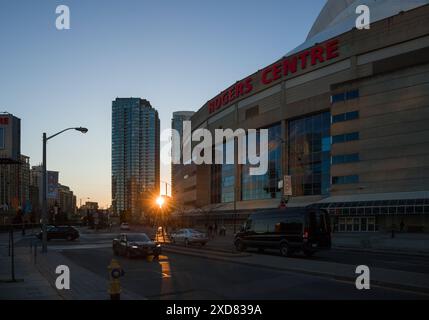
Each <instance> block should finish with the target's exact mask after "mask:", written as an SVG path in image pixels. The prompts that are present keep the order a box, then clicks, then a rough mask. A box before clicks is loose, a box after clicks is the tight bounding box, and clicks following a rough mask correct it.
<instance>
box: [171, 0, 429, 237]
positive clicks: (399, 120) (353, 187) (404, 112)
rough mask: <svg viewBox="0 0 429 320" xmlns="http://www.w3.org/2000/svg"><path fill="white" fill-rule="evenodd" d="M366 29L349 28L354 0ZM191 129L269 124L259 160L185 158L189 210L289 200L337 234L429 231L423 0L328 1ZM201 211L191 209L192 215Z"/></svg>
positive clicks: (221, 210) (427, 28)
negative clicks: (364, 13)
mask: <svg viewBox="0 0 429 320" xmlns="http://www.w3.org/2000/svg"><path fill="white" fill-rule="evenodd" d="M361 3H363V4H367V5H368V6H369V8H370V9H371V28H370V30H357V29H356V28H355V20H356V18H357V16H358V15H357V14H356V13H355V10H356V7H357V5H358V4H361ZM191 121H192V130H195V129H198V128H207V129H209V130H211V131H213V130H214V129H219V128H222V129H227V128H231V129H234V130H235V129H237V128H243V129H246V130H247V129H262V128H264V129H268V130H269V142H270V143H269V168H268V172H267V174H266V175H263V176H251V175H249V166H247V165H231V164H226V165H199V166H190V165H189V166H186V167H187V168H186V171H187V172H186V174H184V179H183V180H181V181H176V183H181V184H182V186H183V188H182V190H183V194H181V195H180V196H179V198H181V199H183V204H184V206H185V207H186V208H187V209H188V211H187V212H188V213H187V216H188V217H192V216H193V217H195V218H197V217H198V216H200V218H197V219H199V220H200V222H203V221H204V222H206V220H204V219H207V218H206V215H202V214H201V212H210V221H211V222H212V223H214V221H217V223H218V224H231V223H233V222H234V223H238V222H241V221H242V220H243V219H244V218H245V217H247V215H248V214H249V213H250V212H252V211H254V210H260V209H267V208H276V207H278V206H279V204H280V200H281V197H282V190H281V189H280V188H279V187H281V185H279V181H281V180H282V179H283V176H285V175H288V176H291V181H292V196H291V197H290V198H289V202H288V206H291V207H294V206H309V205H311V206H319V207H323V208H326V209H328V210H329V212H330V213H331V215H332V219H333V222H334V226H335V229H336V231H339V232H348V231H349V232H350V231H352V232H371V231H377V230H389V229H390V228H392V225H394V226H396V228H398V229H399V228H400V226H401V225H402V227H403V228H404V229H405V230H408V231H410V232H421V231H426V232H427V231H429V1H427V0H426V1H417V0H401V1H396V0H386V1H383V0H381V1H380V0H377V1H375V0H372V1H353V0H329V1H328V2H327V4H326V6H325V7H324V8H323V10H322V12H321V13H320V15H319V17H318V18H317V20H316V21H315V23H314V25H313V27H312V29H311V31H310V33H309V35H308V38H307V39H306V41H305V42H304V43H303V44H302V45H300V46H299V47H297V48H296V49H294V50H293V51H292V52H291V53H289V54H287V55H286V56H285V57H283V58H281V59H280V60H278V61H276V62H275V63H273V64H271V65H269V66H267V67H266V68H263V69H262V70H259V71H258V72H256V73H254V74H252V75H249V76H248V77H246V78H244V79H242V80H240V81H238V82H237V83H235V84H233V85H232V86H230V87H228V88H226V89H225V90H224V91H223V92H221V93H220V94H219V95H217V96H216V97H214V98H213V99H211V100H209V101H208V102H207V103H206V104H205V105H204V106H203V107H202V108H201V109H200V110H199V111H198V112H196V113H195V114H194V115H193V116H192V119H191ZM203 216H204V217H205V218H201V217H203Z"/></svg>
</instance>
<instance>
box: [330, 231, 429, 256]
mask: <svg viewBox="0 0 429 320" xmlns="http://www.w3.org/2000/svg"><path fill="white" fill-rule="evenodd" d="M332 245H333V247H336V248H349V249H361V250H367V251H384V252H391V253H408V254H423V255H429V234H427V233H399V232H397V233H395V237H394V238H392V237H391V234H390V233H388V232H375V233H334V234H333V236H332Z"/></svg>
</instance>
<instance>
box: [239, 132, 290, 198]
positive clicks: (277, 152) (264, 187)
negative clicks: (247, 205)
mask: <svg viewBox="0 0 429 320" xmlns="http://www.w3.org/2000/svg"><path fill="white" fill-rule="evenodd" d="M267 129H268V161H269V162H268V171H267V173H266V174H265V175H259V176H256V175H253V176H252V175H250V174H249V169H250V168H251V167H252V166H251V165H249V164H247V165H243V167H242V177H241V183H242V187H241V190H242V195H241V197H242V200H257V199H271V198H280V190H279V189H278V182H279V180H280V179H281V178H282V164H281V153H282V151H281V147H282V136H281V126H280V124H277V125H274V126H271V127H269V128H267ZM256 141H257V144H258V145H259V134H257V136H256Z"/></svg>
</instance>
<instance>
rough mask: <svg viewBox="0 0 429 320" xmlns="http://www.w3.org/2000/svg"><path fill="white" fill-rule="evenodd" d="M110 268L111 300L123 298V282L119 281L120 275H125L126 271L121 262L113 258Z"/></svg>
mask: <svg viewBox="0 0 429 320" xmlns="http://www.w3.org/2000/svg"><path fill="white" fill-rule="evenodd" d="M107 269H108V270H109V280H110V283H109V293H110V300H121V282H120V281H119V278H120V277H123V276H124V274H125V272H124V270H123V269H122V268H121V265H120V264H119V262H118V261H117V260H115V259H112V261H111V262H110V265H109V266H108V267H107Z"/></svg>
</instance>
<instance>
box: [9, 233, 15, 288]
mask: <svg viewBox="0 0 429 320" xmlns="http://www.w3.org/2000/svg"><path fill="white" fill-rule="evenodd" d="M13 242H14V241H13V229H12V230H11V231H10V248H11V250H10V255H11V259H10V263H11V273H12V282H16V279H15V245H14V243H13Z"/></svg>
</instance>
